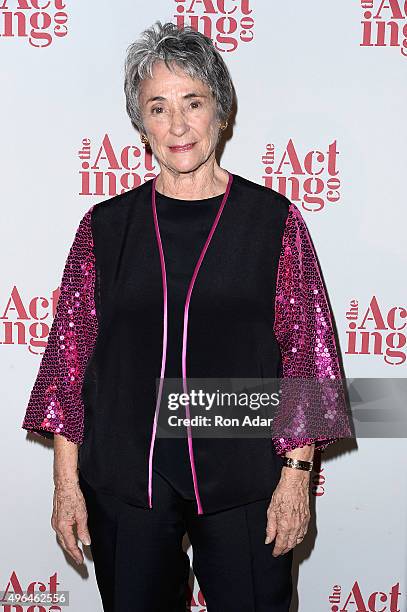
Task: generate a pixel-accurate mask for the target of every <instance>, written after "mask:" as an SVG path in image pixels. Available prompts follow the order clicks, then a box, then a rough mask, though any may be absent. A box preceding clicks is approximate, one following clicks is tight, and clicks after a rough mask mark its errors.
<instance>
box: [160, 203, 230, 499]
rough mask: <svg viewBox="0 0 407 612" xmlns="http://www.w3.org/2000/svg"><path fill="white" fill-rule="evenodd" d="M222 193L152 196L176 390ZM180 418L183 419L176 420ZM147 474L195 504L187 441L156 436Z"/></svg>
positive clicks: (169, 369) (168, 374)
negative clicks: (190, 309)
mask: <svg viewBox="0 0 407 612" xmlns="http://www.w3.org/2000/svg"><path fill="white" fill-rule="evenodd" d="M222 198H223V194H220V195H218V196H213V197H211V198H205V199H203V200H181V199H178V198H171V197H168V196H165V195H162V194H160V193H159V192H157V191H156V203H157V216H158V222H159V227H160V235H161V241H162V244H163V250H164V256H165V267H166V275H167V299H168V302H167V309H168V310H167V314H168V321H167V359H166V367H165V373H164V377H165V378H179V379H180V387H179V390H180V391H182V384H181V383H182V368H181V357H182V329H183V317H184V305H185V299H186V295H187V291H188V286H189V283H190V281H191V278H192V274H193V272H194V268H195V265H196V263H197V261H198V258H199V255H200V253H201V251H202V248H203V246H204V244H205V241H206V239H207V237H208V234H209V232H210V229H211V227H212V224H213V222H214V220H215V217H216V213H217V212H218V210H219V207H220V205H221V202H222ZM171 390H174V389H173V387H171ZM180 416H185V415H180ZM153 471H155V472H158V473H159V474H160V475H161V476H163V477H164V478H166V480H167V481H169V483H170V484H171V485H172V486H173V487H174V488H175V489H176V490H177V491H178V493H180V494H181V495H182V496H183V497H184V498H185V499H191V500H195V493H194V485H193V480H192V471H191V464H190V459H189V453H188V440H187V437H186V435H185V438H175V437H174V438H169V437H159V436H157V438H156V441H155V446H154V455H153Z"/></svg>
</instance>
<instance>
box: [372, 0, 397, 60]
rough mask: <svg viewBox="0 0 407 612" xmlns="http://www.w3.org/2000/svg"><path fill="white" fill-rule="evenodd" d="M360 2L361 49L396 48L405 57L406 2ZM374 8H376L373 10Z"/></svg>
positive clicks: (391, 0) (395, 0)
mask: <svg viewBox="0 0 407 612" xmlns="http://www.w3.org/2000/svg"><path fill="white" fill-rule="evenodd" d="M377 5H378V2H375V0H361V2H360V7H361V8H362V10H363V15H362V16H363V20H362V21H361V24H362V42H361V43H360V46H361V47H398V48H399V49H400V53H401V54H402V55H404V57H407V0H406V1H403V0H381V1H380V4H379V6H377ZM375 7H376V8H375Z"/></svg>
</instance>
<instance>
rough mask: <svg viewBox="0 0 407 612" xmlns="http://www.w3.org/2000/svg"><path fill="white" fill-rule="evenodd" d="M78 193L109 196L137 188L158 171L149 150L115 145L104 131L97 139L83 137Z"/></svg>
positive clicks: (80, 152) (141, 147) (130, 145)
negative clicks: (94, 140)
mask: <svg viewBox="0 0 407 612" xmlns="http://www.w3.org/2000/svg"><path fill="white" fill-rule="evenodd" d="M78 157H79V159H80V162H81V169H80V171H79V174H80V177H81V178H80V191H79V195H84V196H98V197H112V196H115V195H118V194H121V193H124V192H125V191H128V190H129V189H135V188H136V187H139V186H140V185H141V184H142V183H144V182H145V181H148V180H150V179H152V178H154V177H155V176H156V174H158V173H159V168H158V167H157V165H155V163H154V158H153V155H152V153H151V150H150V149H146V148H145V147H144V146H138V145H136V144H129V145H125V146H122V147H115V146H114V144H113V143H112V140H111V139H110V137H109V135H108V134H105V135H104V136H103V137H102V138H101V140H99V141H98V142H93V141H92V139H91V138H83V139H82V142H81V145H80V149H79V150H78Z"/></svg>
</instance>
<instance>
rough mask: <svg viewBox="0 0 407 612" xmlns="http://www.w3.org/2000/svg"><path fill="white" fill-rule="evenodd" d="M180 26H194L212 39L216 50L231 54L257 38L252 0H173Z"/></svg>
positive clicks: (177, 22) (176, 18) (177, 21)
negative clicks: (241, 44) (255, 35)
mask: <svg viewBox="0 0 407 612" xmlns="http://www.w3.org/2000/svg"><path fill="white" fill-rule="evenodd" d="M174 1H175V5H176V9H175V10H176V14H175V15H174V21H175V24H176V26H177V27H178V28H182V27H184V26H186V25H188V26H191V27H192V28H193V29H194V30H196V31H197V32H201V34H204V35H205V36H208V38H211V39H212V41H213V44H214V45H215V47H216V49H218V51H221V52H227V53H230V52H232V51H235V50H236V49H237V47H238V45H239V43H241V42H242V43H248V42H251V41H252V40H253V38H254V19H253V14H252V13H253V9H252V8H251V7H250V2H251V0H233V2H231V1H230V0H174Z"/></svg>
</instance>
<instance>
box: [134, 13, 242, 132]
mask: <svg viewBox="0 0 407 612" xmlns="http://www.w3.org/2000/svg"><path fill="white" fill-rule="evenodd" d="M155 26H156V27H155ZM159 60H162V61H164V62H165V64H166V66H167V68H168V69H169V70H172V69H173V67H172V66H171V63H175V64H176V65H177V66H179V67H180V68H181V69H182V70H183V71H184V72H185V73H186V74H187V75H188V76H190V77H191V78H193V79H199V80H200V81H202V82H204V83H206V85H208V87H209V89H210V90H211V92H212V94H213V96H214V98H215V101H216V107H217V119H218V120H219V121H220V122H221V123H223V122H224V121H226V120H227V119H228V117H229V114H230V111H231V108H232V103H233V97H234V89H233V84H232V79H231V77H230V74H229V71H228V68H227V66H226V64H225V62H224V61H223V59H222V57H221V55H220V53H219V51H217V50H216V49H215V47H214V45H213V43H212V40H211V39H210V38H208V37H207V36H204V35H203V34H201V33H200V32H197V31H196V30H194V29H193V28H192V27H191V26H185V27H183V28H182V29H180V28H178V27H177V26H176V25H175V24H174V23H171V22H167V23H164V25H163V24H162V23H161V22H160V21H156V22H155V24H154V25H153V26H151V27H149V28H147V29H146V30H144V31H143V32H142V36H141V38H140V39H139V40H136V41H135V42H133V43H132V44H131V45H130V46H129V47H128V48H127V55H126V60H125V65H124V72H125V79H124V93H125V95H126V110H127V114H128V115H129V117H130V120H131V122H132V124H133V126H134V127H135V128H136V129H137V130H140V131H144V127H143V120H142V116H141V110H140V105H139V96H138V94H139V86H140V82H141V81H142V80H143V79H145V78H148V77H151V78H152V76H153V74H152V68H153V65H154V63H155V62H156V61H159Z"/></svg>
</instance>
